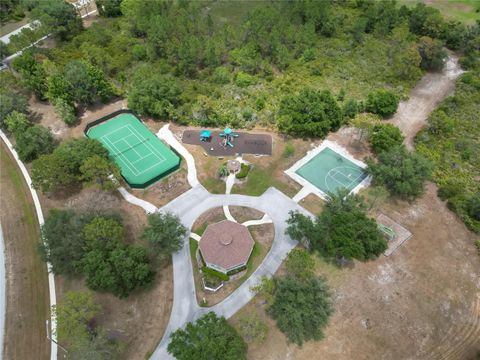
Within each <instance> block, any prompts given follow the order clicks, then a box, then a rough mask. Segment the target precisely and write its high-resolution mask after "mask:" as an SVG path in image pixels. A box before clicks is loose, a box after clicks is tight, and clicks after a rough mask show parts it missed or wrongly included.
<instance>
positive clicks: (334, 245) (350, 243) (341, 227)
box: [286, 190, 387, 261]
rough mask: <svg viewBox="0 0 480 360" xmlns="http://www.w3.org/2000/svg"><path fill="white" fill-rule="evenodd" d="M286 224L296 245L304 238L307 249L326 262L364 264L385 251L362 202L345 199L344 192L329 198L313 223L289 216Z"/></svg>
mask: <svg viewBox="0 0 480 360" xmlns="http://www.w3.org/2000/svg"><path fill="white" fill-rule="evenodd" d="M287 224H288V228H287V230H286V232H287V234H288V235H290V237H292V238H293V239H295V240H298V241H300V240H302V239H303V238H306V239H307V241H308V242H309V243H310V244H311V248H312V249H313V250H317V251H318V252H319V253H320V254H321V255H322V256H323V257H325V258H327V259H336V260H351V259H357V260H362V261H364V260H367V259H371V258H374V257H376V256H378V255H380V254H381V253H382V252H383V251H385V250H386V248H387V243H386V242H385V240H384V239H383V236H382V234H381V233H380V231H379V230H378V229H377V224H376V223H375V221H374V220H372V219H370V218H368V217H367V214H366V205H365V203H364V201H363V199H362V198H361V197H359V196H358V195H348V190H340V191H339V192H338V193H337V194H330V199H329V201H328V202H327V204H326V205H325V208H324V210H323V211H322V213H320V214H319V215H318V216H317V218H316V219H315V221H313V220H312V219H310V218H308V217H306V216H304V215H302V214H299V213H296V212H293V213H291V214H290V218H289V219H288V220H287Z"/></svg>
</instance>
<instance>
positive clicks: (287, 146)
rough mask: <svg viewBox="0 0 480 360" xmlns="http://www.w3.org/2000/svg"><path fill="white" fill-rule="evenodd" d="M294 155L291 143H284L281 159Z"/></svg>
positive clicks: (293, 147)
mask: <svg viewBox="0 0 480 360" xmlns="http://www.w3.org/2000/svg"><path fill="white" fill-rule="evenodd" d="M293 154H295V146H293V144H291V143H286V144H285V150H283V157H284V158H289V157H291V156H293Z"/></svg>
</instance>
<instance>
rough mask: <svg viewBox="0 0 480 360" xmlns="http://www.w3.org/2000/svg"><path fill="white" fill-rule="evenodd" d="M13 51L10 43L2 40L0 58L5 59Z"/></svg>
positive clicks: (0, 42)
mask: <svg viewBox="0 0 480 360" xmlns="http://www.w3.org/2000/svg"><path fill="white" fill-rule="evenodd" d="M11 53H12V52H11V51H10V49H9V48H8V45H7V44H5V43H4V42H3V41H0V59H2V60H3V59H5V58H6V57H7V56H9V55H10V54H11Z"/></svg>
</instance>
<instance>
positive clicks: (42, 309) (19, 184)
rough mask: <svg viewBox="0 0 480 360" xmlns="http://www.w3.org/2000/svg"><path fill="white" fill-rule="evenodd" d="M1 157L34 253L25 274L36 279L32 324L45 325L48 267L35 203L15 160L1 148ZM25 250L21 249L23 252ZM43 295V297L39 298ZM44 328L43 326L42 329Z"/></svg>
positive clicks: (30, 247)
mask: <svg viewBox="0 0 480 360" xmlns="http://www.w3.org/2000/svg"><path fill="white" fill-rule="evenodd" d="M0 157H1V158H2V160H1V164H2V171H5V172H6V174H7V175H8V178H9V179H10V181H11V182H12V184H13V187H14V189H15V193H16V199H18V201H20V202H21V204H22V209H23V214H22V218H21V222H22V223H26V224H27V225H28V226H27V232H28V236H27V239H25V240H26V241H28V245H27V247H28V251H30V252H33V253H34V259H35V260H34V262H33V263H32V266H29V267H28V268H27V271H28V273H29V274H30V275H27V274H23V275H22V276H24V277H25V278H31V279H35V280H33V281H32V285H33V287H34V288H35V289H31V290H30V291H32V292H34V293H35V295H37V297H36V299H35V305H34V306H35V315H36V319H35V320H34V321H32V322H31V324H32V326H36V324H43V323H44V321H45V319H47V318H48V317H49V299H48V293H47V289H48V283H47V276H46V275H47V272H46V270H47V269H46V265H45V263H44V262H43V261H41V259H40V256H38V253H37V247H38V242H39V240H40V227H39V224H38V222H37V218H36V211H35V209H34V208H33V203H30V202H29V199H28V191H29V190H28V189H27V187H26V184H25V183H24V182H23V178H22V175H20V170H19V169H18V168H17V166H16V165H15V163H14V162H13V160H12V159H11V158H10V156H9V155H8V154H7V152H6V150H5V148H4V147H3V146H0ZM23 250H25V249H20V251H23ZM38 295H43V296H38ZM43 329H44V327H43V325H42V327H41V329H38V330H43Z"/></svg>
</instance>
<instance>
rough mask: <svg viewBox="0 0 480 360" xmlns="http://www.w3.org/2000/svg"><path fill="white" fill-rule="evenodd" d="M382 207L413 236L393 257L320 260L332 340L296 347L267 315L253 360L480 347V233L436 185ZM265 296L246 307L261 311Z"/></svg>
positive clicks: (458, 354)
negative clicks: (342, 265) (330, 304)
mask: <svg viewBox="0 0 480 360" xmlns="http://www.w3.org/2000/svg"><path fill="white" fill-rule="evenodd" d="M380 210H381V211H382V212H383V213H385V214H386V215H388V216H389V217H391V218H392V219H394V220H395V221H397V222H399V223H400V224H402V225H403V226H405V227H406V228H407V229H409V230H410V231H411V232H412V233H413V237H412V238H411V239H410V240H409V241H408V242H407V243H405V244H404V245H403V246H401V247H400V248H399V249H398V250H397V251H396V252H395V253H394V254H393V255H392V256H390V257H384V256H381V257H379V258H378V259H377V260H374V261H370V262H367V263H355V266H354V268H352V269H342V270H339V269H337V268H336V267H334V266H332V265H328V264H325V263H324V262H322V261H320V263H321V266H318V267H317V270H318V271H317V273H319V274H321V275H324V276H325V277H326V278H327V280H328V282H329V284H330V286H331V288H332V291H333V298H334V301H335V313H334V315H333V316H332V318H331V320H330V325H329V326H328V327H327V329H326V334H325V335H326V336H325V339H324V340H322V341H321V342H309V343H307V344H305V345H304V346H303V347H302V348H299V347H297V346H295V345H291V344H290V345H289V344H287V341H286V338H285V336H284V335H283V334H282V333H281V332H279V331H278V330H277V329H276V327H275V326H273V322H272V321H271V320H269V319H267V320H266V321H267V322H268V324H269V325H270V333H269V336H268V337H267V340H266V343H265V344H263V345H261V346H260V345H258V346H257V345H253V346H250V347H249V352H248V358H249V359H267V360H269V359H279V360H280V359H286V358H288V359H316V358H318V354H322V355H321V357H322V359H327V360H328V359H352V358H355V359H371V358H372V354H381V355H379V356H378V358H382V359H473V358H474V356H475V354H476V352H477V351H479V350H480V342H479V340H478V339H480V257H479V256H478V255H477V254H476V250H475V247H474V245H473V242H474V240H475V239H478V237H477V236H476V235H475V234H473V233H471V232H470V231H468V229H467V228H466V227H465V225H464V224H463V223H462V222H461V221H460V220H459V219H458V218H457V217H456V216H455V215H454V214H452V213H451V212H450V211H449V210H448V209H447V208H446V207H445V204H444V203H443V202H442V201H440V200H439V199H438V198H437V195H436V187H435V185H433V184H428V188H427V193H426V194H425V195H424V196H423V197H422V198H421V199H419V200H417V201H416V202H415V203H413V204H408V203H405V202H396V203H395V202H389V203H385V204H383V205H381V206H380ZM258 301H259V300H258V299H255V300H253V301H252V302H251V303H250V304H249V305H248V306H247V307H246V309H244V310H242V311H248V310H251V309H252V308H253V309H260V310H258V311H260V313H261V312H262V311H263V309H261V307H260V306H259V305H258ZM236 316H237V315H235V317H234V319H235V318H236ZM233 321H234V320H233Z"/></svg>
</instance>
